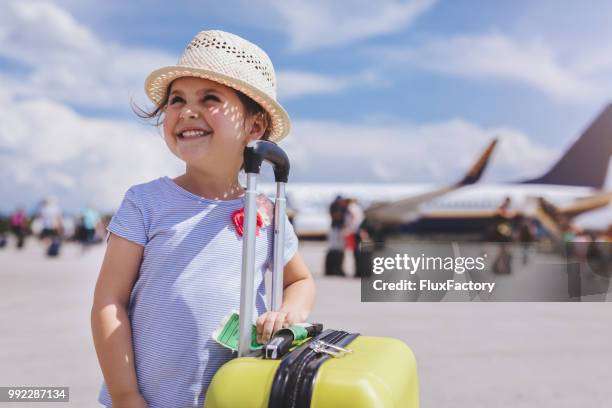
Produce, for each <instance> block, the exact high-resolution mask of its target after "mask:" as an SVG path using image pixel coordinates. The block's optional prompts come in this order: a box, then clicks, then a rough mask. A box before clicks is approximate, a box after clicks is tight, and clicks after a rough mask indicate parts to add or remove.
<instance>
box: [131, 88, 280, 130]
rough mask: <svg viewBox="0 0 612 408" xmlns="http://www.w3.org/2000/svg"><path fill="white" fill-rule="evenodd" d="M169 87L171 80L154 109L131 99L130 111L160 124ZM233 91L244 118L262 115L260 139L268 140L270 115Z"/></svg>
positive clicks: (248, 98) (157, 124)
mask: <svg viewBox="0 0 612 408" xmlns="http://www.w3.org/2000/svg"><path fill="white" fill-rule="evenodd" d="M173 82H174V81H173ZM170 88H172V82H170V83H169V84H168V88H167V89H166V96H164V99H163V100H162V101H161V102H160V103H159V105H157V106H156V107H155V109H154V110H152V111H146V110H144V109H142V108H141V107H140V106H138V105H137V104H136V103H134V102H133V101H132V103H131V104H132V111H133V112H134V113H135V114H136V115H137V116H138V117H140V118H142V119H153V118H155V126H158V127H159V125H161V122H162V115H163V111H164V108H165V107H166V105H167V104H168V97H169V95H170ZM232 89H233V88H232ZM233 91H234V92H236V95H238V98H239V99H240V102H242V106H244V110H245V113H246V115H245V120H246V118H248V117H250V116H253V115H264V117H265V123H266V125H267V129H266V131H265V132H264V134H263V136H262V137H261V139H260V140H268V139H269V137H270V130H271V128H270V124H271V123H272V120H271V118H270V115H269V114H268V112H266V110H265V109H264V108H262V106H261V105H260V104H258V103H257V102H255V101H254V100H253V99H251V98H250V97H249V96H247V95H245V94H244V93H242V92H240V91H239V90H237V89H233Z"/></svg>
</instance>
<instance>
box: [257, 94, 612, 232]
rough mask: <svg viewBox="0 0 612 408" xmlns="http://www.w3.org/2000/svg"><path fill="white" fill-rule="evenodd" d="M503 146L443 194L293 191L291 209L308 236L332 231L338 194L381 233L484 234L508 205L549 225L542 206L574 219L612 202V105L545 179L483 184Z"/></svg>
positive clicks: (300, 187) (404, 188) (404, 189)
mask: <svg viewBox="0 0 612 408" xmlns="http://www.w3.org/2000/svg"><path fill="white" fill-rule="evenodd" d="M496 143H497V140H494V141H493V142H491V143H490V144H489V145H488V146H487V148H486V149H485V151H484V153H482V154H481V155H480V157H479V158H478V160H477V162H476V163H475V164H474V165H473V166H472V167H471V168H470V170H469V171H468V173H467V174H466V176H465V177H463V179H462V180H461V181H459V182H457V183H453V184H450V185H448V186H443V187H436V186H433V185H430V184H409V185H406V184H381V183H377V184H373V183H361V184H326V183H294V184H291V183H290V184H287V194H288V200H289V206H291V207H292V208H293V209H294V211H295V217H294V220H293V225H294V229H295V230H296V233H297V234H298V236H301V237H324V236H325V235H326V234H327V232H328V231H329V226H330V217H329V214H328V211H329V205H330V203H331V202H332V201H333V199H334V198H335V197H336V196H337V195H341V196H343V197H353V198H356V199H357V200H358V202H359V203H360V205H361V206H362V207H363V208H366V211H365V214H366V219H367V221H368V222H369V223H370V224H371V225H374V226H376V228H378V229H390V230H395V231H403V232H414V233H470V232H473V233H479V232H482V231H483V229H484V228H486V227H487V225H489V224H490V222H491V220H492V219H494V217H495V216H496V215H497V214H498V213H499V207H500V205H501V204H502V203H503V202H504V200H506V199H509V203H510V205H509V211H510V213H512V214H513V215H525V216H529V217H538V218H539V219H540V220H541V221H542V222H543V223H546V222H547V221H550V220H549V219H547V217H548V218H550V217H549V216H548V215H546V214H545V213H543V211H542V208H541V207H542V205H543V203H547V204H548V205H547V207H548V208H553V209H554V211H555V212H556V214H557V215H561V216H562V217H565V218H566V219H568V220H571V219H573V218H574V217H576V216H578V215H580V214H583V213H586V212H589V211H591V210H594V209H598V208H603V207H605V206H607V205H609V203H610V201H612V192H609V191H605V190H604V185H605V180H606V176H607V172H608V166H609V160H610V156H611V155H612V104H610V105H608V106H607V107H606V108H605V109H604V110H603V111H602V112H601V113H600V114H599V115H598V116H597V118H596V119H595V120H594V121H593V122H592V123H591V124H590V126H589V127H588V128H587V129H586V130H585V131H584V132H583V133H582V134H581V135H580V136H579V137H578V138H577V140H576V141H575V142H574V143H573V144H572V145H571V146H570V147H569V149H567V151H566V152H565V153H564V155H563V156H562V157H561V158H560V159H559V160H558V161H557V162H556V163H555V164H554V165H553V166H552V167H551V168H550V170H548V171H547V172H546V173H545V174H543V175H541V176H539V177H535V178H532V179H528V180H522V181H516V182H509V183H496V184H490V183H486V184H476V182H477V181H478V180H479V179H480V177H481V176H482V174H483V172H484V170H485V168H486V166H487V163H488V161H489V159H490V157H491V154H492V152H493V150H494V149H495V146H496ZM268 189H270V188H268ZM270 191H272V190H271V189H270ZM610 222H611V223H612V220H610ZM551 228H552V226H551ZM558 232H559V231H557V233H558Z"/></svg>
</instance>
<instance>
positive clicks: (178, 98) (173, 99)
mask: <svg viewBox="0 0 612 408" xmlns="http://www.w3.org/2000/svg"><path fill="white" fill-rule="evenodd" d="M183 101H184V100H183V98H181V97H180V96H174V97H172V99H170V105H173V104H175V103H177V102H183Z"/></svg>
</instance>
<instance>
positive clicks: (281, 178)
mask: <svg viewBox="0 0 612 408" xmlns="http://www.w3.org/2000/svg"><path fill="white" fill-rule="evenodd" d="M264 160H266V161H268V162H270V163H271V164H272V166H273V167H274V180H275V181H276V182H277V183H279V182H282V183H286V182H287V179H288V178H289V158H288V157H287V153H285V152H284V150H283V149H281V148H280V147H279V146H278V145H277V144H276V143H273V142H270V141H268V140H257V141H255V142H251V143H249V144H248V145H247V147H246V148H245V149H244V171H245V173H255V174H259V171H260V170H261V163H262V162H263V161H264Z"/></svg>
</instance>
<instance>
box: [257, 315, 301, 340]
mask: <svg viewBox="0 0 612 408" xmlns="http://www.w3.org/2000/svg"><path fill="white" fill-rule="evenodd" d="M300 321H301V319H300V316H299V314H298V313H296V312H284V311H278V312H266V313H264V314H262V315H261V316H259V317H258V318H257V342H258V343H260V344H263V343H266V342H267V341H268V340H270V338H271V337H272V334H274V333H276V332H277V331H278V330H280V329H284V328H287V327H289V326H291V325H292V324H295V323H299V322H300Z"/></svg>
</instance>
